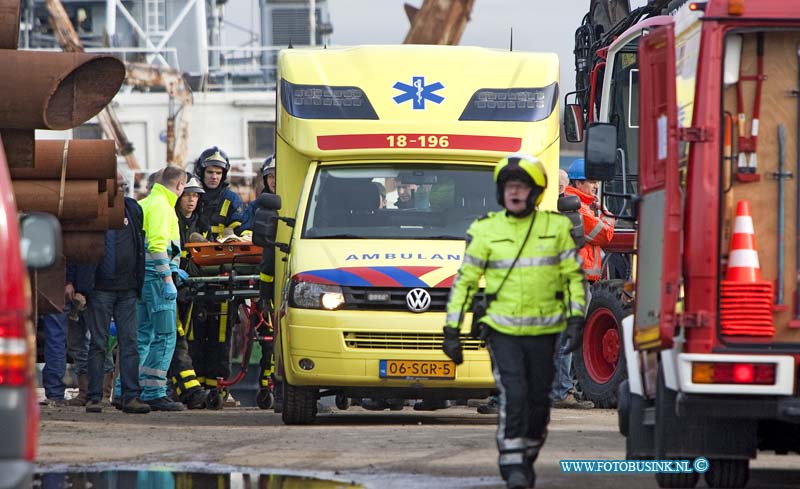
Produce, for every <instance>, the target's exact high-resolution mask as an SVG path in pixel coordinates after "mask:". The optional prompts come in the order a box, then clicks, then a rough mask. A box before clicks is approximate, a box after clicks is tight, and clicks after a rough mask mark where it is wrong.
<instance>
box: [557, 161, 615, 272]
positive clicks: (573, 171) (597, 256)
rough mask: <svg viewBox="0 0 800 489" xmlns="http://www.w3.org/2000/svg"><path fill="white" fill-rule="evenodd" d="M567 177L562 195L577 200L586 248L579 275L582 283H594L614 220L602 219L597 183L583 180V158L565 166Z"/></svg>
mask: <svg viewBox="0 0 800 489" xmlns="http://www.w3.org/2000/svg"><path fill="white" fill-rule="evenodd" d="M567 175H568V176H569V183H570V184H569V186H568V187H567V188H566V190H565V191H564V193H565V194H566V195H575V196H577V197H578V198H579V199H580V200H581V211H580V212H581V215H582V216H583V234H584V236H585V237H586V244H585V245H584V247H583V248H581V250H580V255H581V258H583V272H584V274H585V275H586V280H588V281H589V282H590V283H591V282H596V281H597V280H599V279H600V271H601V268H602V263H603V255H602V251H601V249H600V248H601V247H602V246H603V245H607V244H609V243H610V242H611V238H613V237H614V219H612V218H610V217H608V216H605V215H603V212H602V208H601V205H600V198H599V196H598V195H597V191H598V190H599V189H600V182H599V181H597V180H587V179H586V172H585V170H584V164H583V158H578V159H576V160H575V161H573V162H572V164H570V165H569V169H568V170H567Z"/></svg>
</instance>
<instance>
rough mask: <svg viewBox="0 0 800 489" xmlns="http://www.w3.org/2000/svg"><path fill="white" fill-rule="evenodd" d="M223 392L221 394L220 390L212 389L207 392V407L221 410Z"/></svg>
mask: <svg viewBox="0 0 800 489" xmlns="http://www.w3.org/2000/svg"><path fill="white" fill-rule="evenodd" d="M222 404H223V403H222V394H220V392H219V390H217V389H211V390H209V391H208V394H206V409H213V410H214V411H219V410H220V409H222Z"/></svg>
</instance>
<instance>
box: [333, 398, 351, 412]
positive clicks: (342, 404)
mask: <svg viewBox="0 0 800 489" xmlns="http://www.w3.org/2000/svg"><path fill="white" fill-rule="evenodd" d="M349 407H350V398H349V397H347V396H345V395H344V394H336V409H338V410H340V411H347V409H348V408H349Z"/></svg>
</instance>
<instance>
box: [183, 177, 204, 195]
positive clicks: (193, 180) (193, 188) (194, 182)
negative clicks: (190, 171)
mask: <svg viewBox="0 0 800 489" xmlns="http://www.w3.org/2000/svg"><path fill="white" fill-rule="evenodd" d="M187 192H189V193H191V192H194V193H196V194H204V193H206V191H205V190H203V184H202V183H200V180H198V179H197V177H196V176H194V175H191V176H189V177H188V178H187V179H186V185H185V186H184V187H183V193H184V194H185V193H187Z"/></svg>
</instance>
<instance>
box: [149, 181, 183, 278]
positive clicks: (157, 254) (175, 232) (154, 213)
mask: <svg viewBox="0 0 800 489" xmlns="http://www.w3.org/2000/svg"><path fill="white" fill-rule="evenodd" d="M177 201H178V196H177V195H175V194H174V193H173V192H172V191H170V190H169V189H168V188H166V187H164V186H163V185H161V184H159V183H157V184H155V185H153V190H151V191H150V195H148V196H147V197H145V198H144V199H142V200H140V201H139V205H140V206H141V208H142V213H143V214H144V226H143V227H144V235H145V236H144V251H145V257H144V268H145V279H151V280H152V279H154V278H164V277H166V276H168V275H170V274H171V273H172V272H177V271H178V264H179V262H180V258H181V236H180V231H179V227H178V216H177V215H175V203H176V202H177Z"/></svg>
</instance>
